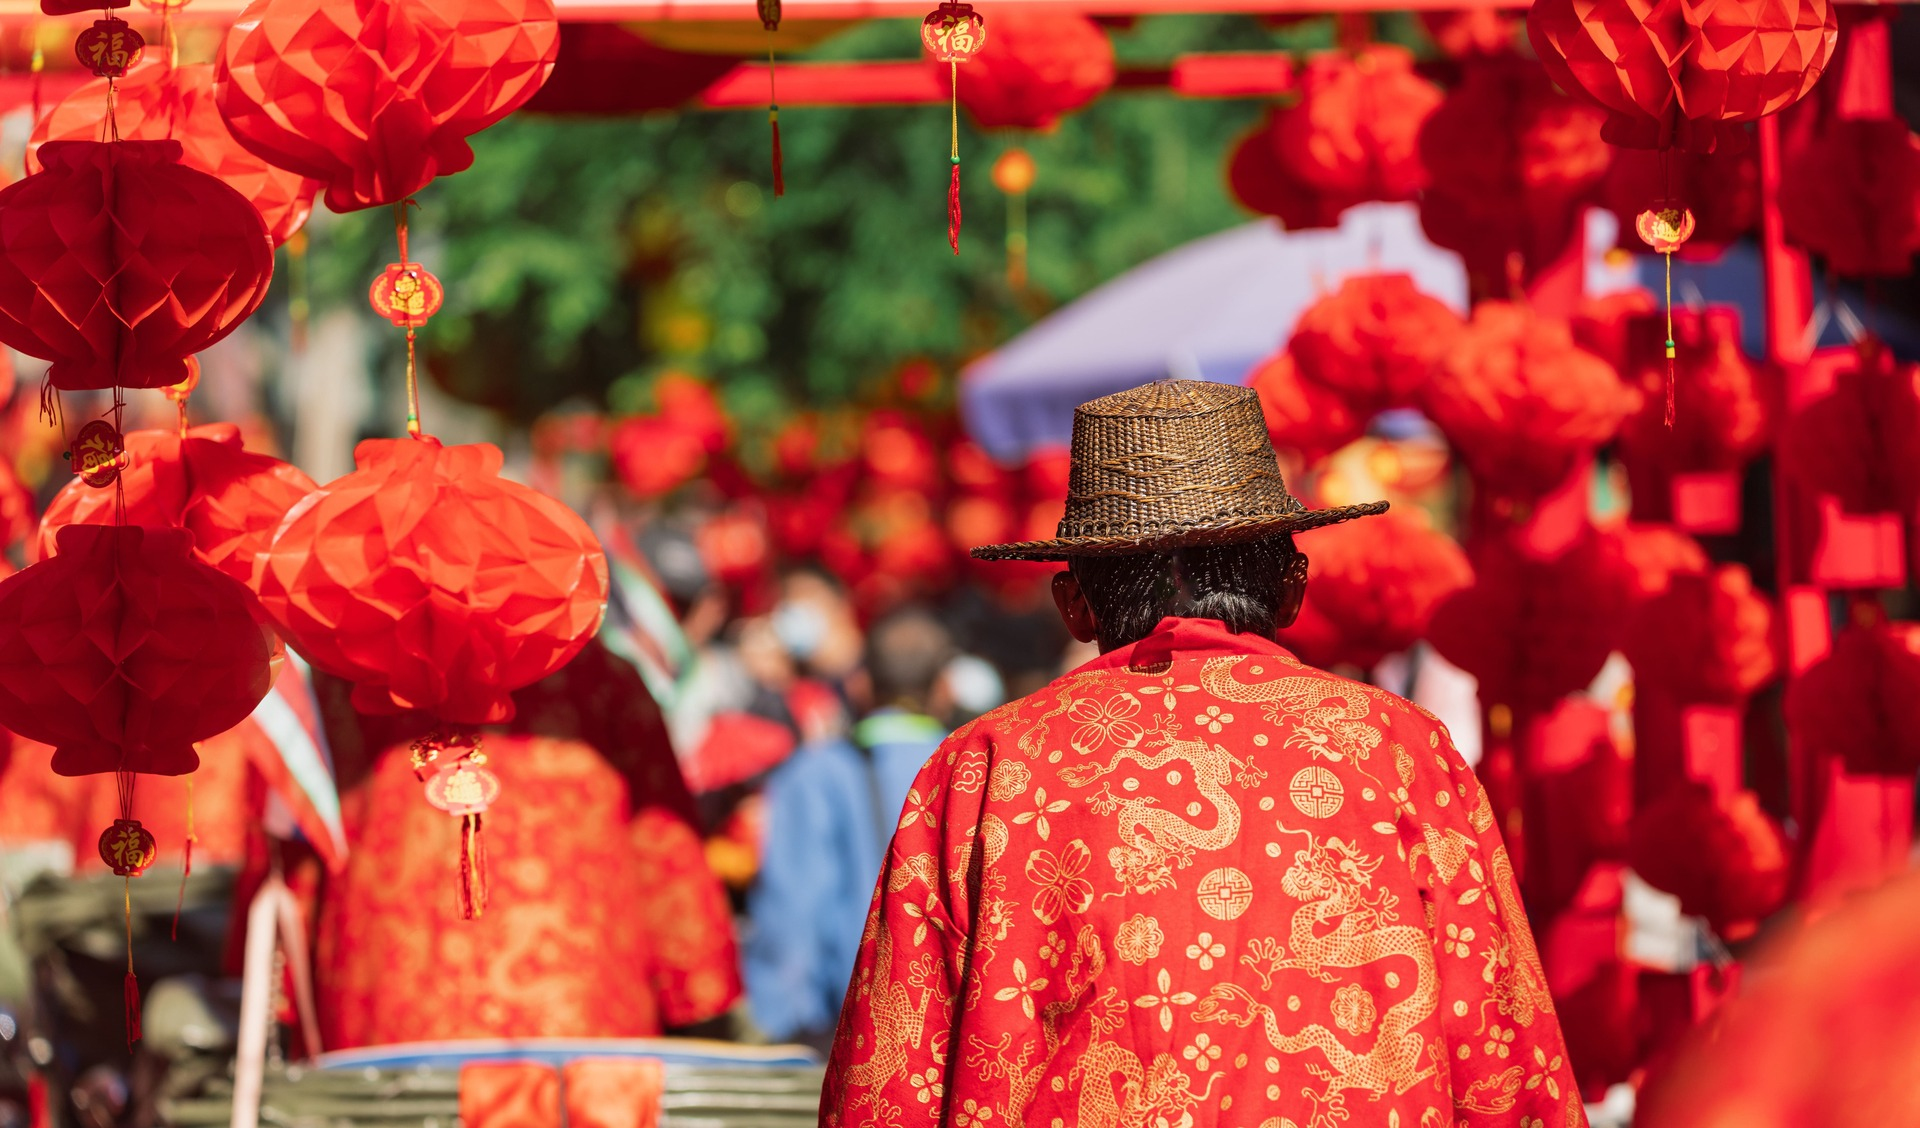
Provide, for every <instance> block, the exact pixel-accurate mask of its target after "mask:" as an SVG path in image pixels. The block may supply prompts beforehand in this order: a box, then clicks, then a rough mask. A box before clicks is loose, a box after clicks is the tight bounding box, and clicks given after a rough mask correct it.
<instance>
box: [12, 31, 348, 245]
mask: <svg viewBox="0 0 1920 1128" xmlns="http://www.w3.org/2000/svg"><path fill="white" fill-rule="evenodd" d="M113 90H114V98H113V122H114V128H115V129H116V130H117V131H118V132H119V135H120V137H121V139H122V140H127V141H165V140H168V139H169V138H171V139H172V140H175V141H178V142H180V145H181V150H182V153H181V157H180V163H181V164H183V165H186V166H187V167H188V168H194V169H199V170H200V171H201V172H204V173H206V174H208V175H209V176H216V177H219V178H220V179H221V180H222V181H224V182H225V183H226V184H227V186H228V187H230V188H232V189H234V190H235V191H237V192H239V193H240V194H241V195H242V196H245V197H246V198H247V199H249V200H251V201H252V202H253V206H254V207H255V208H257V209H259V211H260V218H261V219H262V220H263V221H265V223H266V225H267V235H268V237H269V238H271V239H272V240H273V242H274V245H275V246H278V245H280V244H281V243H284V242H286V241H287V239H288V237H289V236H291V235H292V234H293V233H294V232H295V231H298V230H300V228H301V226H302V225H303V224H305V223H306V222H307V216H308V215H309V214H310V213H311V212H312V211H313V195H314V193H315V192H316V191H318V190H319V187H320V186H319V185H318V184H317V183H316V182H314V181H312V180H308V179H306V178H305V177H303V176H300V175H299V174H298V173H292V172H287V171H285V170H283V169H278V168H275V167H273V166H272V165H270V164H268V163H267V162H265V161H263V160H261V159H260V158H259V157H256V156H254V155H253V154H252V153H249V152H248V151H246V150H245V149H243V148H241V147H240V146H239V145H238V144H237V143H236V142H235V141H234V139H233V134H231V133H229V132H227V123H226V122H225V121H224V120H222V118H221V117H220V109H219V107H218V106H216V105H214V100H213V67H212V66H211V65H210V64H206V63H199V64H189V65H185V66H170V65H168V64H167V63H165V62H163V61H161V60H157V59H156V60H153V61H150V62H147V63H144V64H142V65H141V66H138V67H135V68H134V69H133V70H132V72H130V73H129V74H128V75H127V77H125V78H123V79H121V80H119V81H118V82H116V83H114V85H113ZM106 116H107V84H106V82H105V81H103V80H97V81H94V82H89V83H87V84H86V85H85V86H82V87H81V88H80V89H78V90H76V91H74V92H73V93H72V94H69V95H67V96H66V97H65V98H63V99H61V101H60V103H59V104H58V105H56V106H54V107H53V109H51V110H49V111H48V112H47V114H46V116H45V117H43V118H41V119H40V121H39V123H38V124H37V125H35V126H34V128H33V138H32V140H31V141H29V142H28V144H27V170H28V171H29V172H34V171H38V169H39V168H40V161H39V149H40V146H41V145H42V144H43V143H45V142H47V141H88V140H96V139H98V138H99V136H100V123H101V122H102V121H103V120H105V119H106Z"/></svg>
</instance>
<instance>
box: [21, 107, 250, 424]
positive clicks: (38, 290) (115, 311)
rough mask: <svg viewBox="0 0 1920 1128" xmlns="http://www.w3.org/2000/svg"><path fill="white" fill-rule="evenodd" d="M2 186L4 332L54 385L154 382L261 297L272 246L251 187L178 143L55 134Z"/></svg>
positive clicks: (173, 379)
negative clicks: (232, 184)
mask: <svg viewBox="0 0 1920 1128" xmlns="http://www.w3.org/2000/svg"><path fill="white" fill-rule="evenodd" d="M39 157H40V163H41V165H42V169H41V171H40V172H38V173H36V174H35V175H33V176H29V177H26V178H24V179H22V180H18V181H15V182H14V183H12V184H9V185H8V186H7V187H6V188H4V189H0V216H4V220H5V221H4V222H0V342H3V343H5V344H6V345H7V346H8V347H10V348H14V349H17V350H19V351H20V352H23V353H26V354H27V355H28V356H37V357H40V358H41V359H43V360H50V361H52V362H53V365H52V367H51V368H50V369H49V371H48V378H49V379H50V380H51V381H52V382H53V386H54V387H56V388H62V389H67V390H79V389H86V388H107V387H113V386H115V385H118V386H121V387H129V388H160V387H166V386H167V385H169V384H177V383H179V382H180V381H182V380H184V379H186V377H187V358H188V357H190V356H192V355H193V354H194V353H196V352H199V351H200V350H202V349H204V348H206V347H207V346H208V345H211V344H213V343H214V342H216V341H218V340H220V339H221V338H223V337H225V336H226V335H227V334H228V333H231V332H233V330H234V329H235V328H236V327H238V326H239V324H240V322H241V321H243V320H245V319H246V318H247V316H248V315H249V314H251V313H252V312H253V311H254V310H255V309H256V308H258V307H259V305H260V302H261V301H262V300H263V299H264V298H265V297H266V294H267V283H268V281H269V279H270V278H271V277H272V274H273V247H272V244H271V243H269V242H268V240H267V230H266V225H265V223H264V222H263V221H262V220H261V218H260V213H259V212H258V211H256V210H254V207H253V205H252V204H250V203H248V202H247V199H246V197H244V196H242V195H241V194H240V193H238V192H236V191H234V190H233V189H232V188H229V187H228V186H227V185H225V184H223V183H221V182H220V181H219V180H218V179H216V178H214V177H212V176H209V175H207V174H206V173H204V172H199V171H197V170H195V169H191V168H188V167H186V166H185V165H183V164H181V163H180V158H181V147H180V143H179V142H177V141H120V142H115V143H112V144H106V143H102V142H97V141H50V142H48V143H47V144H45V145H43V146H41V148H40V153H39Z"/></svg>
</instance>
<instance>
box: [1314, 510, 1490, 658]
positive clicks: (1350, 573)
mask: <svg viewBox="0 0 1920 1128" xmlns="http://www.w3.org/2000/svg"><path fill="white" fill-rule="evenodd" d="M1295 543H1296V544H1298V545H1299V546H1300V550H1301V551H1302V552H1304V553H1306V554H1307V561H1308V564H1307V569H1308V570H1307V598H1306V602H1307V604H1308V605H1309V606H1311V607H1312V608H1313V611H1314V614H1315V616H1316V617H1317V618H1319V619H1321V620H1323V621H1324V622H1325V624H1326V627H1327V629H1328V630H1329V632H1330V634H1331V636H1332V637H1331V639H1330V640H1329V641H1330V645H1325V644H1322V643H1321V642H1320V641H1319V640H1315V639H1312V638H1304V639H1303V638H1296V637H1295V636H1294V634H1293V632H1292V631H1282V632H1281V635H1280V641H1281V642H1282V643H1284V644H1285V645H1287V646H1290V647H1293V648H1294V650H1295V652H1296V653H1298V654H1299V655H1300V657H1301V658H1302V659H1304V660H1305V661H1307V662H1311V663H1312V664H1314V665H1316V666H1333V665H1337V664H1340V663H1347V664H1351V665H1354V666H1358V667H1360V668H1361V669H1363V670H1370V669H1372V668H1373V667H1374V666H1375V665H1376V664H1377V663H1378V662H1379V661H1380V659H1382V658H1384V657H1386V656H1387V655H1389V654H1392V653H1395V652H1397V651H1401V650H1405V649H1406V648H1407V647H1409V646H1412V645H1413V644H1414V643H1415V642H1418V641H1419V640H1420V639H1421V638H1423V637H1425V635H1426V632H1427V626H1428V624H1429V623H1430V622H1431V621H1432V619H1433V613H1434V610H1435V609H1436V608H1437V607H1439V606H1440V604H1441V603H1442V602H1444V601H1445V600H1446V599H1447V597H1449V596H1451V595H1452V594H1453V593H1454V592H1456V591H1459V590H1461V589H1462V588H1465V587H1467V586H1468V585H1469V584H1471V583H1473V567H1472V565H1470V564H1468V563H1467V554H1466V553H1464V552H1462V551H1461V550H1460V546H1459V545H1457V544H1455V543H1454V541H1453V538H1452V537H1449V536H1447V535H1446V534H1444V533H1440V532H1436V531H1435V530H1434V529H1433V528H1432V527H1431V526H1429V525H1428V524H1427V522H1426V521H1424V520H1423V519H1421V518H1419V517H1410V516H1407V515H1406V514H1403V513H1401V512H1400V511H1398V510H1394V511H1390V512H1388V513H1386V514H1383V515H1382V516H1380V517H1379V518H1378V519H1374V520H1367V521H1350V522H1347V523H1346V524H1344V525H1332V526H1328V527H1327V528H1324V529H1315V530H1313V531H1312V532H1308V533H1301V534H1299V535H1298V536H1297V537H1296V538H1295ZM1303 614H1304V609H1303Z"/></svg>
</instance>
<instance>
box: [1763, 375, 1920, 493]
mask: <svg viewBox="0 0 1920 1128" xmlns="http://www.w3.org/2000/svg"><path fill="white" fill-rule="evenodd" d="M1857 354H1858V357H1859V359H1858V361H1857V363H1856V364H1855V365H1854V366H1853V367H1851V368H1849V369H1844V370H1842V371H1840V372H1839V373H1838V374H1837V375H1836V377H1835V380H1834V386H1833V389H1832V390H1831V391H1829V392H1828V393H1827V394H1826V395H1824V396H1822V397H1820V398H1819V399H1817V400H1814V401H1813V402H1812V403H1810V404H1808V405H1806V406H1805V407H1804V408H1802V409H1801V410H1800V411H1797V412H1795V413H1794V414H1793V416H1792V417H1791V419H1790V420H1789V423H1788V425H1787V427H1786V428H1785V433H1784V434H1783V435H1782V436H1781V439H1780V452H1779V454H1780V461H1781V464H1782V467H1783V468H1784V469H1785V470H1786V472H1787V473H1788V474H1790V475H1792V476H1793V477H1794V478H1795V479H1797V480H1799V481H1800V482H1802V483H1803V484H1805V485H1806V486H1807V487H1808V488H1810V489H1812V490H1814V491H1815V492H1817V493H1826V494H1832V495H1833V496H1834V497H1836V498H1837V499H1839V502H1840V505H1841V508H1843V509H1845V510H1846V511H1847V512H1849V513H1886V512H1901V513H1912V512H1913V511H1914V506H1915V505H1916V504H1920V462H1916V460H1915V458H1914V457H1913V454H1914V451H1916V450H1920V366H1915V365H1911V364H1901V363H1899V362H1898V361H1896V360H1895V359H1894V356H1893V352H1892V350H1890V349H1888V348H1887V347H1886V346H1885V345H1882V344H1880V343H1879V342H1877V341H1874V340H1872V339H1867V340H1864V341H1862V342H1860V344H1859V346H1858V347H1857Z"/></svg>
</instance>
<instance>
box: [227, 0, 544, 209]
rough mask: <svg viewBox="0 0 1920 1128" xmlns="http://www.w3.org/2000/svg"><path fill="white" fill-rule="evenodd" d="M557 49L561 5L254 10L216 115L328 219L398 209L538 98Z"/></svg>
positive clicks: (239, 36) (246, 16)
mask: <svg viewBox="0 0 1920 1128" xmlns="http://www.w3.org/2000/svg"><path fill="white" fill-rule="evenodd" d="M559 46H560V25H559V21H558V18H557V17H556V16H555V14H554V7H553V0H360V2H358V3H354V4H348V5H342V4H339V3H336V2H334V0H254V3H252V4H251V5H249V6H248V7H247V9H246V10H245V11H244V12H242V13H241V14H240V17H239V19H238V20H237V21H236V22H235V23H234V25H233V29H232V30H231V31H230V32H228V34H227V38H226V41H225V43H224V44H223V46H222V48H221V51H220V57H219V61H218V66H219V71H218V76H219V77H218V84H219V92H218V99H219V103H220V112H221V114H222V115H224V116H225V117H226V119H227V125H228V127H229V128H230V129H232V131H233V135H234V137H235V139H236V140H238V141H239V142H240V144H242V145H244V146H245V147H246V148H248V149H249V150H251V151H253V152H254V153H255V154H257V155H258V156H259V157H260V158H261V159H263V160H265V161H267V162H268V163H269V164H272V165H274V166H275V167H278V168H283V169H286V170H288V171H289V172H294V173H298V174H300V175H301V176H308V177H312V178H314V179H315V180H318V181H320V182H321V183H323V184H324V185H325V186H326V195H327V206H328V207H329V208H331V209H332V210H334V211H336V212H348V211H355V210H358V209H360V208H370V207H378V206H381V205H385V204H394V203H398V202H399V201H401V200H404V199H406V198H407V197H408V196H410V195H412V194H413V193H415V192H417V191H419V190H420V189H421V188H424V187H426V185H427V183H428V182H429V181H431V180H433V178H434V177H436V176H443V175H446V174H449V173H455V172H460V171H462V170H464V169H466V168H467V167H468V166H470V165H471V164H473V150H472V148H470V147H469V146H468V144H467V140H466V139H467V138H468V137H469V136H471V135H473V134H475V133H478V132H480V131H481V130H483V129H485V128H487V127H488V126H490V125H492V124H493V123H495V122H497V121H499V120H500V119H501V118H504V117H506V116H507V115H508V114H509V113H512V112H513V111H514V110H515V109H516V108H518V107H519V106H520V105H521V103H523V102H525V101H526V100H527V99H528V98H530V97H532V96H533V94H534V92H535V91H536V90H538V89H539V88H540V85H541V84H542V83H543V82H545V81H546V80H547V75H548V74H549V73H550V72H551V71H552V70H553V63H554V60H555V58H556V57H557V55H558V52H559Z"/></svg>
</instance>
